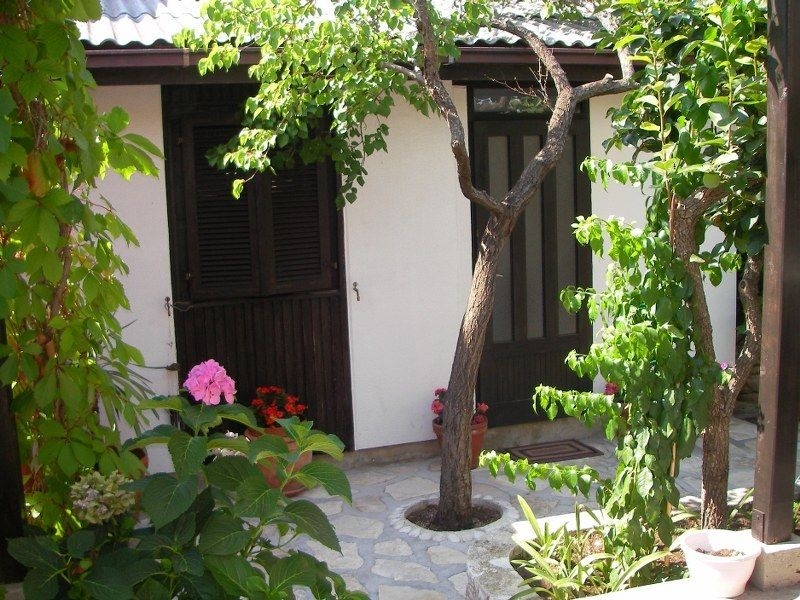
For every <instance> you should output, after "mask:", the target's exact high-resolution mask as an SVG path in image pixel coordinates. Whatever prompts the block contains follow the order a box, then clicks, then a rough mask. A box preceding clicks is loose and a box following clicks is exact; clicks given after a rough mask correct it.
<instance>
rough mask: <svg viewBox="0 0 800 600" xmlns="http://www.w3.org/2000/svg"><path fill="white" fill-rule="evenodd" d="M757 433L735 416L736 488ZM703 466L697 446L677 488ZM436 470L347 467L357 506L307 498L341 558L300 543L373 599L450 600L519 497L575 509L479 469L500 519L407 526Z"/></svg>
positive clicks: (424, 465)
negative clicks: (330, 530) (471, 526)
mask: <svg viewBox="0 0 800 600" xmlns="http://www.w3.org/2000/svg"><path fill="white" fill-rule="evenodd" d="M755 436H756V431H755V426H754V425H752V424H750V423H748V422H746V421H742V420H739V419H734V421H733V423H732V426H731V477H730V488H731V489H735V488H743V487H751V486H752V485H753V461H754V456H755ZM581 441H584V442H586V443H588V444H590V445H592V446H594V447H596V448H597V449H599V450H601V451H602V452H603V455H602V456H597V457H591V458H586V459H581V460H579V461H575V462H576V463H580V464H587V465H591V466H593V467H595V468H596V469H597V470H598V471H600V472H601V473H603V474H610V473H612V472H613V470H614V467H615V459H614V457H613V448H612V446H611V444H610V443H609V442H608V441H606V440H605V439H604V438H603V437H602V436H601V435H599V434H593V435H587V437H586V438H582V439H581ZM700 464H701V463H700V453H699V448H698V449H697V450H696V451H695V454H694V455H693V456H692V458H690V459H687V460H686V461H684V462H683V463H682V466H681V475H680V478H679V487H680V489H681V491H682V493H683V494H685V495H687V496H695V497H696V496H698V495H699V492H700ZM439 471H440V460H439V458H438V457H434V458H425V459H416V460H409V461H405V462H397V463H392V464H384V465H370V466H361V467H353V468H349V469H347V476H348V479H349V480H350V484H351V486H352V489H353V504H352V505H348V504H347V503H345V502H342V501H340V500H338V499H337V500H332V499H330V498H329V497H328V496H327V495H326V494H325V492H324V491H322V490H319V489H316V490H311V491H308V492H305V493H304V494H303V497H304V498H306V499H309V500H313V501H314V502H316V503H317V504H318V505H319V506H320V507H321V508H322V510H323V511H324V512H325V513H326V514H327V515H328V516H329V517H330V519H331V522H332V523H333V526H334V527H335V529H336V533H337V535H338V536H339V540H340V542H341V544H342V554H338V553H336V552H332V551H330V550H328V549H327V548H324V547H322V546H320V545H319V544H317V543H316V542H313V541H307V540H306V541H303V542H301V543H300V546H301V547H302V548H303V549H305V550H307V551H310V552H311V553H313V554H314V555H315V556H317V557H319V558H321V559H323V560H325V561H327V562H328V564H329V565H330V566H331V568H333V569H334V570H335V571H336V572H338V573H340V574H342V575H343V576H344V578H345V580H346V581H347V582H348V585H350V586H351V587H352V588H354V589H359V590H363V591H365V592H367V594H369V596H370V598H373V599H375V600H402V599H414V600H452V599H456V598H463V597H464V592H465V590H466V586H467V574H466V557H467V550H468V548H469V546H470V544H471V543H472V542H473V541H474V540H475V539H476V538H478V537H481V536H486V535H495V534H498V533H501V532H502V531H508V532H509V536H510V532H511V527H510V524H511V523H512V522H513V521H516V520H519V519H520V518H521V517H520V514H519V511H518V504H517V500H516V496H517V495H518V494H519V495H521V496H523V497H524V498H525V499H526V500H527V501H528V503H529V504H530V505H531V507H532V508H533V510H534V512H535V513H536V515H537V516H542V517H544V516H549V515H555V514H561V513H567V512H571V511H572V509H573V506H574V498H573V497H572V496H571V495H569V494H562V493H558V492H554V491H553V490H551V489H550V488H549V487H548V486H547V484H546V483H541V484H539V487H538V488H537V490H536V491H531V490H529V489H528V488H527V487H526V486H525V484H524V482H522V481H517V482H516V483H515V484H511V483H509V482H508V481H507V480H506V479H505V478H498V479H493V478H492V477H491V476H490V475H489V473H488V472H487V471H486V470H485V469H477V470H475V471H473V472H472V480H473V493H474V495H475V496H477V497H479V498H482V499H486V500H493V501H495V502H497V503H499V504H500V505H501V506H503V507H504V508H505V512H504V516H503V518H502V519H501V521H500V522H498V523H494V524H492V525H490V526H487V527H486V528H483V529H481V530H471V531H465V532H449V533H448V532H431V531H427V530H424V529H420V528H419V527H416V526H415V525H413V524H411V523H410V522H408V521H406V520H405V518H404V517H403V515H404V513H405V510H406V509H407V508H408V507H410V506H411V505H413V504H416V503H418V502H421V501H423V500H426V499H430V498H435V497H436V494H437V490H438V482H439ZM589 504H590V505H591V503H589Z"/></svg>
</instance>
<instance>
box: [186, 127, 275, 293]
mask: <svg viewBox="0 0 800 600" xmlns="http://www.w3.org/2000/svg"><path fill="white" fill-rule="evenodd" d="M187 129H188V131H186V133H185V140H184V142H185V143H187V146H188V149H190V150H189V151H188V152H187V158H188V161H187V162H189V164H187V165H186V167H187V171H188V175H189V176H188V177H187V194H188V195H189V198H187V200H188V201H187V203H186V204H187V225H188V233H189V235H188V243H189V246H190V248H189V253H188V256H189V268H190V271H189V274H188V278H189V283H190V285H189V289H190V290H191V296H192V299H194V300H201V299H210V298H215V297H219V296H220V295H224V296H228V297H246V296H254V295H257V294H258V293H259V292H260V290H261V284H260V281H259V275H258V260H257V259H258V245H257V239H255V236H254V235H253V234H254V230H255V225H256V219H257V215H256V210H255V206H254V201H253V198H251V197H249V196H248V195H247V194H243V195H242V197H241V198H240V199H238V200H236V199H234V198H233V196H232V194H231V185H232V183H233V180H234V179H235V178H236V177H237V175H236V174H235V173H234V172H228V173H225V172H221V171H219V170H218V169H217V168H215V167H212V166H211V165H209V163H208V159H207V158H206V153H207V152H208V151H209V150H210V149H212V148H214V147H216V146H218V145H220V144H223V143H225V142H227V141H228V140H229V139H230V138H231V136H233V135H234V134H236V132H238V130H239V128H238V126H236V125H227V124H222V125H220V124H205V123H197V122H193V121H189V122H188V123H187Z"/></svg>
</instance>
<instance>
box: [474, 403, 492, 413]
mask: <svg viewBox="0 0 800 600" xmlns="http://www.w3.org/2000/svg"><path fill="white" fill-rule="evenodd" d="M487 410H489V405H488V404H485V403H483V402H479V403H478V405H477V406H476V407H475V413H476V414H480V415H482V414H484V413H485V412H486V411H487Z"/></svg>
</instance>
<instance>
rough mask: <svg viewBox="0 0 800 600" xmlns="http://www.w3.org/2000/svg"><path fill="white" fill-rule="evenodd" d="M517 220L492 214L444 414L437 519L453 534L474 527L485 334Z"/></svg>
mask: <svg viewBox="0 0 800 600" xmlns="http://www.w3.org/2000/svg"><path fill="white" fill-rule="evenodd" d="M514 221H515V218H514V217H512V216H505V215H504V216H503V217H499V218H498V217H497V216H496V215H492V216H491V217H490V218H489V222H488V223H487V225H486V230H485V231H484V233H483V236H482V238H481V244H480V250H479V252H478V259H477V261H476V262H475V269H474V271H473V274H472V287H471V289H470V294H469V300H468V302H467V308H466V311H465V312H464V318H463V320H462V321H461V330H460V331H459V334H458V343H457V345H456V351H455V356H454V357H453V367H452V369H451V371H450V381H449V383H448V387H447V410H445V411H444V415H443V416H444V422H443V439H442V471H441V476H440V480H439V494H440V496H439V508H438V510H437V513H436V519H435V521H436V525H437V526H438V527H440V528H442V529H445V530H449V531H457V530H460V529H468V528H470V527H472V477H471V475H470V464H469V462H470V460H469V459H470V421H471V420H472V414H473V410H474V396H475V385H476V382H477V379H478V367H479V366H480V362H481V354H482V352H483V344H484V340H485V338H486V329H487V327H488V325H489V320H490V319H491V316H492V309H493V307H494V289H495V276H496V275H497V265H498V262H499V259H500V251H501V250H502V249H503V246H504V245H505V243H506V242H507V241H508V238H509V237H510V235H511V231H512V229H513V227H514ZM445 465H447V468H445Z"/></svg>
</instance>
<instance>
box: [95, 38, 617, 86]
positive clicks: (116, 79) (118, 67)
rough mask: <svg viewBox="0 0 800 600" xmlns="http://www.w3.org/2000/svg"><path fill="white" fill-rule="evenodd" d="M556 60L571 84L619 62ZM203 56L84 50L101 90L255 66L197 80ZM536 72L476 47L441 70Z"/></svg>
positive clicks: (503, 75)
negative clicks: (103, 86)
mask: <svg viewBox="0 0 800 600" xmlns="http://www.w3.org/2000/svg"><path fill="white" fill-rule="evenodd" d="M553 53H554V54H555V56H556V58H557V59H558V60H559V61H560V62H561V64H562V65H563V66H564V67H565V69H566V70H567V74H568V75H569V76H570V77H571V78H572V79H573V80H575V81H583V80H589V79H593V78H599V77H602V76H603V75H605V74H606V73H612V74H616V73H618V71H619V63H618V61H617V57H616V55H615V54H614V53H613V52H605V51H596V50H595V49H593V48H553ZM202 57H203V54H201V53H196V52H190V51H189V50H187V49H185V48H175V47H174V46H166V45H165V46H163V47H153V46H150V47H119V46H108V47H88V48H87V49H86V58H87V64H88V66H89V70H90V71H91V72H92V74H93V75H94V77H95V79H96V80H97V82H98V83H99V84H101V85H126V84H128V85H130V84H171V83H190V82H195V83H201V82H208V83H218V82H223V81H224V82H235V81H241V82H245V81H248V80H249V78H248V75H247V68H248V67H249V66H251V65H254V64H256V63H257V62H258V60H259V57H260V52H259V50H258V49H256V48H254V49H245V50H243V51H242V56H241V60H240V63H239V66H238V67H237V68H235V69H232V70H231V71H229V72H224V73H216V74H214V75H213V76H211V77H200V75H199V74H198V73H197V63H198V61H199V60H200V59H201V58H202ZM536 72H538V59H537V58H536V56H535V55H534V54H533V53H532V52H531V51H530V50H529V49H527V48H524V47H519V46H503V47H500V46H478V47H465V48H462V49H461V55H460V56H459V57H458V58H457V59H456V60H454V61H453V62H451V63H447V64H444V65H442V76H443V77H444V78H446V79H449V80H453V81H457V82H465V83H466V82H478V81H503V80H520V81H522V80H532V79H534V78H535V77H534V73H536Z"/></svg>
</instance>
